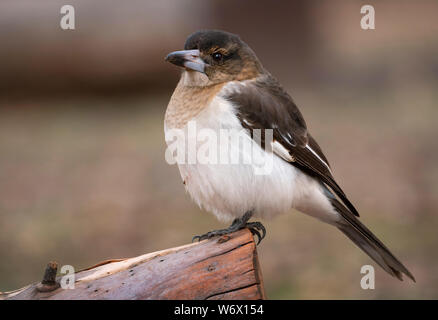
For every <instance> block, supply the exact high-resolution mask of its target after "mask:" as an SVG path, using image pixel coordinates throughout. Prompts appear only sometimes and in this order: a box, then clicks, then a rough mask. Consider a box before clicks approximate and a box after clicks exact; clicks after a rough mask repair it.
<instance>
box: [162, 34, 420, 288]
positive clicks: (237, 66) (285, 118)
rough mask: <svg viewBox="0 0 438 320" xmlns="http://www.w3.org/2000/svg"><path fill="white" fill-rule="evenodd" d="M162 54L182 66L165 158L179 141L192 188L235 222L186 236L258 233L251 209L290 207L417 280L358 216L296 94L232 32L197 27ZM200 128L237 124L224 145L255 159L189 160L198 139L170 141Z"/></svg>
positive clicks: (168, 117)
mask: <svg viewBox="0 0 438 320" xmlns="http://www.w3.org/2000/svg"><path fill="white" fill-rule="evenodd" d="M165 60H166V61H167V62H169V63H172V64H174V65H176V66H178V67H180V68H181V70H182V72H181V77H180V80H179V82H178V84H177V86H176V88H175V90H174V92H173V94H172V96H171V98H170V101H169V103H168V105H167V109H166V112H165V116H164V132H165V139H166V143H167V146H168V148H170V147H171V146H173V149H172V151H171V153H172V156H173V158H172V156H171V159H174V158H175V157H177V156H175V152H174V151H175V150H177V151H179V150H183V151H181V153H182V155H181V154H180V156H181V157H180V158H179V161H176V162H177V164H178V168H179V171H180V174H181V178H182V180H183V183H184V185H185V188H186V190H187V192H188V193H189V194H190V196H191V198H192V199H193V200H194V201H195V202H196V203H197V204H198V205H199V206H200V207H201V208H203V209H205V210H206V211H208V212H211V213H213V214H214V215H215V216H216V217H217V218H218V219H219V220H220V221H223V222H225V221H231V222H232V223H231V225H230V226H229V227H228V228H225V229H218V230H213V231H210V232H207V233H205V234H203V235H200V236H195V237H193V240H199V241H200V240H204V239H208V238H212V237H215V236H222V235H226V234H229V233H232V232H234V231H237V230H239V229H242V228H246V227H247V228H249V229H250V230H251V232H252V233H253V234H255V235H256V236H257V237H258V243H260V241H261V240H262V239H263V238H264V237H265V234H266V228H265V227H264V226H263V224H262V223H260V222H258V221H256V222H250V221H249V220H250V219H251V218H262V219H268V218H272V217H275V216H277V215H279V214H283V213H287V212H290V211H292V210H293V209H296V210H297V211H299V212H301V213H304V214H307V215H309V216H312V217H314V218H316V219H318V220H319V221H322V222H324V223H326V224H329V225H331V226H334V227H336V228H338V229H339V230H340V231H341V232H342V233H343V234H345V235H346V236H347V237H348V238H349V239H350V240H352V241H353V242H354V243H355V244H356V245H357V246H358V247H359V248H360V249H362V250H363V251H364V252H365V253H366V254H367V255H368V256H369V257H371V259H373V260H374V261H375V262H376V263H377V264H378V265H379V266H380V267H382V268H383V270H385V271H386V272H387V273H389V274H390V275H391V276H393V277H396V278H398V279H399V280H401V281H402V280H403V274H404V275H406V276H407V277H409V278H410V279H412V280H413V281H414V282H415V278H414V276H413V275H412V273H411V272H410V271H409V270H408V269H407V268H406V267H405V266H404V265H403V264H402V263H401V262H400V261H399V260H398V259H397V258H396V257H395V256H394V255H393V254H392V253H391V251H390V250H389V249H388V248H387V247H386V246H385V245H384V244H383V243H382V242H381V241H380V240H379V239H378V238H377V237H376V236H375V235H374V234H373V233H372V232H371V231H370V230H369V229H368V228H367V227H366V226H365V225H364V224H363V223H362V222H361V221H360V220H359V213H358V211H357V210H356V208H355V207H354V205H353V204H352V203H351V202H350V200H349V199H348V197H347V196H346V194H345V193H344V191H343V190H342V189H341V187H340V186H339V185H338V183H337V182H336V181H335V179H334V177H333V174H332V168H331V166H330V164H329V162H328V160H327V158H326V156H325V155H324V154H323V152H322V149H321V147H320V146H319V145H318V143H317V142H316V140H315V139H314V138H313V136H312V135H311V134H310V132H309V130H308V128H307V124H306V122H305V120H304V118H303V116H302V114H301V112H300V110H299V109H298V107H297V105H296V104H295V102H294V100H293V99H292V98H291V96H290V95H289V94H288V93H287V92H286V90H285V89H284V88H283V87H282V85H281V84H280V83H279V81H278V80H277V79H276V78H275V77H274V76H273V75H271V74H270V73H269V72H268V71H267V70H266V69H265V68H264V67H263V65H262V64H261V62H260V60H259V59H258V58H257V56H256V54H255V52H254V51H253V50H252V49H251V48H250V47H249V46H248V45H247V44H246V43H245V42H244V41H243V40H241V38H240V37H239V36H238V35H236V34H233V33H229V32H226V31H222V30H200V31H196V32H194V33H192V34H191V35H189V36H188V38H187V40H186V42H185V44H184V50H179V51H174V52H171V53H169V54H168V55H167V56H166V57H165ZM191 126H192V131H193V130H194V131H193V132H192V134H190V130H191V129H190V127H191ZM193 128H194V129H193ZM202 130H204V132H209V133H211V132H213V133H215V134H217V135H218V136H219V135H220V132H221V131H226V130H228V131H230V132H237V133H239V138H240V140H237V139H232V138H230V137H231V135H230V136H228V138H226V139H223V140H224V141H225V143H226V144H228V148H229V154H230V155H231V156H240V157H241V158H239V159H242V158H243V159H245V157H248V150H253V151H254V150H255V152H254V154H256V155H255V156H254V159H255V160H253V161H252V162H251V161H249V162H243V161H242V160H240V161H239V162H237V163H225V162H224V163H222V162H218V161H216V162H213V161H212V162H208V161H203V162H202V161H196V158H194V160H195V161H188V160H187V158H190V157H191V155H190V153H193V152H196V151H198V150H199V149H200V148H201V147H199V146H198V145H196V147H195V148H194V149H192V151H191V152H190V150H187V149H190V148H186V147H184V148H183V149H177V148H176V147H175V144H176V145H177V146H178V147H181V146H187V144H189V145H190V143H195V142H199V140H200V139H199V137H198V136H197V135H200V134H201V131H202ZM241 132H243V133H244V134H241ZM193 133H195V134H193ZM203 136H209V135H208V134H203ZM178 137H179V139H177V138H178ZM268 138H269V139H268ZM176 140H178V142H175V141H176ZM219 144H220V145H222V144H223V142H222V141H221V142H220V143H219ZM193 150H194V151H193ZM192 160H193V159H192ZM256 160H257V161H265V163H270V166H269V167H268V168H269V170H268V171H267V172H265V173H263V172H260V170H259V171H257V169H260V165H257V164H256V162H257V161H256ZM269 161H270V162H269ZM193 240H192V241H193Z"/></svg>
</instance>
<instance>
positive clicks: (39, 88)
mask: <svg viewBox="0 0 438 320" xmlns="http://www.w3.org/2000/svg"><path fill="white" fill-rule="evenodd" d="M64 4H71V5H73V6H74V8H75V14H76V30H74V31H71V30H67V31H65V30H62V29H61V28H60V26H59V22H60V19H61V14H60V8H61V6H62V5H64ZM364 4H372V5H373V6H374V8H375V12H376V21H375V22H376V29H375V30H362V29H361V28H360V19H361V17H362V15H361V13H360V8H361V6H362V5H364ZM437 15H438V2H437V1H434V0H431V1H426V0H421V1H415V2H414V1H406V0H386V1H372V0H370V1H356V0H343V1H316V0H312V1H287V2H286V1H284V2H279V1H276V2H272V1H224V0H213V1H202V0H185V1H176V0H175V1H170V0H164V1H152V0H151V1H145V0H142V1H140V0H131V1H108V0H94V1H86V0H83V1H80V0H69V1H67V2H65V1H58V0H40V1H34V0H3V1H1V2H0V44H1V45H0V291H7V290H12V289H17V288H19V287H22V286H24V285H27V284H28V283H31V282H36V281H40V279H41V277H42V274H43V270H44V268H45V265H46V263H47V262H48V261H49V260H56V261H58V262H59V263H60V264H61V265H63V264H70V265H73V266H74V267H75V268H76V269H77V270H79V269H81V268H84V267H89V266H91V265H94V264H96V263H98V262H100V261H102V260H105V259H111V258H123V257H131V256H136V255H140V254H143V253H147V252H152V251H157V250H160V249H165V248H168V247H174V246H179V245H183V244H186V243H188V242H190V240H191V238H192V236H193V235H195V234H200V233H204V232H206V231H208V230H211V229H215V228H216V229H217V228H221V227H223V226H224V225H222V224H221V223H219V222H218V221H216V219H215V218H214V217H213V216H212V215H211V214H209V213H207V212H204V211H201V210H200V209H198V208H197V207H196V206H195V204H193V203H192V202H191V201H190V199H189V196H188V195H187V194H185V191H184V188H183V185H182V182H181V178H180V176H179V173H178V169H177V167H176V166H169V165H168V164H167V163H166V162H165V160H164V151H165V142H164V134H163V119H164V112H165V109H166V106H167V102H168V100H169V98H170V95H171V93H172V91H173V88H174V87H175V85H176V83H177V81H178V77H179V70H177V68H175V67H174V66H172V65H170V64H168V63H165V62H164V59H163V58H164V56H165V55H166V54H167V53H169V52H170V51H173V50H178V49H182V47H183V44H184V41H185V38H186V37H187V35H189V34H190V33H192V32H194V31H196V30H198V29H210V28H219V29H224V30H227V31H230V32H233V33H237V34H239V35H240V36H241V38H242V39H243V40H244V41H246V42H247V43H248V44H249V45H250V46H251V47H252V48H253V49H254V50H255V52H256V53H257V55H258V57H259V58H260V60H261V61H262V63H263V64H264V66H265V67H266V68H267V69H268V70H270V71H271V73H272V74H273V75H275V76H276V77H277V78H278V79H279V80H280V82H281V83H282V84H283V85H284V86H285V88H286V89H287V90H288V91H289V93H290V94H291V95H292V97H294V99H295V101H296V103H297V104H298V106H299V107H300V109H301V111H302V113H303V115H304V117H305V118H306V120H307V124H308V127H309V129H310V131H311V132H312V134H313V136H314V137H315V138H316V139H317V140H318V141H319V143H320V145H321V146H322V148H323V149H324V151H325V154H326V155H327V157H328V159H329V160H330V162H331V164H332V166H333V169H334V175H335V177H336V179H337V180H338V182H339V183H340V185H341V186H343V188H344V190H345V191H346V193H347V194H348V195H349V197H350V198H351V200H352V201H353V203H355V204H356V207H357V208H358V209H359V212H360V213H361V220H362V221H363V222H364V223H365V224H366V225H368V226H369V227H370V228H371V229H372V230H373V231H374V232H375V233H376V235H377V236H379V237H380V238H381V239H382V240H383V242H385V243H386V244H387V245H388V247H389V248H391V250H392V251H393V252H394V253H395V255H396V256H397V257H399V258H400V259H401V260H402V261H403V262H404V263H405V264H406V266H408V268H409V269H410V270H411V271H412V272H413V274H414V275H415V276H416V278H417V283H416V284H413V283H411V282H410V281H405V282H399V281H398V280H396V279H393V278H392V277H390V276H388V275H387V274H386V273H384V272H383V271H381V270H380V269H379V268H378V267H377V266H376V288H375V290H362V289H361V287H360V279H361V276H362V275H361V274H360V268H361V266H362V265H364V264H372V265H375V264H373V262H372V261H371V260H370V259H369V258H368V257H367V256H366V255H365V254H363V253H362V252H361V251H360V250H359V249H357V248H356V247H355V246H354V245H353V244H352V243H351V242H350V241H349V240H348V239H347V238H345V237H344V236H343V235H342V234H341V233H340V232H338V231H337V230H335V229H334V228H331V227H329V226H326V225H323V224H322V223H319V222H318V221H316V220H313V219H312V218H310V217H307V216H304V215H302V214H299V213H297V212H293V213H291V214H288V215H284V216H282V217H279V218H277V219H275V220H273V221H263V223H264V224H265V226H266V227H267V230H268V235H267V238H266V239H265V240H264V241H263V242H262V244H261V245H260V246H259V248H258V251H259V256H260V262H261V266H262V271H263V277H264V282H265V286H266V291H267V296H268V298H271V299H375V298H377V299H419V298H426V299H431V298H434V299H436V298H438V273H437V272H436V271H437V268H438V250H437V249H436V248H437V245H438V239H437V238H438V237H437V223H438V216H437V214H436V213H437V210H438V201H437V192H438V171H437V169H436V163H437V161H438V144H437V138H438V128H437V118H438V105H437V101H438V90H437V89H438V19H437Z"/></svg>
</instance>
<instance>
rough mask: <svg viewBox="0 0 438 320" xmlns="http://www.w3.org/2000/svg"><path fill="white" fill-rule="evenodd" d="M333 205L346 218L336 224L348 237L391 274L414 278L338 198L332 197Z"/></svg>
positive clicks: (401, 278)
mask: <svg viewBox="0 0 438 320" xmlns="http://www.w3.org/2000/svg"><path fill="white" fill-rule="evenodd" d="M330 201H331V202H332V205H333V206H334V207H335V209H336V210H337V211H338V212H339V213H340V214H341V216H342V217H343V218H344V219H343V220H342V221H340V222H338V223H337V224H336V226H337V227H338V229H339V230H341V231H342V232H343V233H344V234H345V235H346V236H347V237H348V238H350V239H351V240H352V241H353V242H354V243H355V244H356V245H357V246H358V247H359V248H360V249H362V250H363V251H364V252H365V253H366V254H367V255H368V256H370V257H371V259H373V260H374V261H375V262H376V263H377V264H378V265H379V266H381V267H382V268H383V269H384V270H385V271H386V272H388V273H389V274H390V275H392V276H394V277H397V278H398V279H399V280H401V281H403V276H402V274H403V273H404V274H405V275H406V276H408V277H409V278H411V279H412V281H414V282H415V278H414V276H413V275H412V273H410V272H409V270H408V269H407V268H406V267H405V266H404V265H403V264H402V263H401V262H400V261H399V260H398V259H397V258H396V257H395V256H394V255H393V254H392V253H391V252H390V251H389V249H388V248H387V247H386V246H385V245H384V244H383V243H382V242H381V241H380V240H379V239H378V238H377V237H376V236H375V235H374V234H373V233H372V232H371V231H370V230H369V229H368V228H367V227H365V226H364V225H363V224H362V223H361V222H360V221H359V219H358V218H356V217H355V216H354V215H353V214H352V213H351V212H350V211H349V210H348V209H347V208H346V207H344V206H343V205H342V204H341V203H340V202H339V201H338V200H337V199H334V198H332V199H330Z"/></svg>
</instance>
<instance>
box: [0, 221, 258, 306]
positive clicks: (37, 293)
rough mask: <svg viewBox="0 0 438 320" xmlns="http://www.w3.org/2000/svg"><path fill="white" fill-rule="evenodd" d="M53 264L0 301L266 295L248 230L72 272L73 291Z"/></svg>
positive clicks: (252, 241)
mask: <svg viewBox="0 0 438 320" xmlns="http://www.w3.org/2000/svg"><path fill="white" fill-rule="evenodd" d="M57 267H58V266H57V263H56V262H50V263H49V264H48V266H47V268H46V272H45V274H44V278H43V280H42V281H41V283H39V284H34V285H30V286H27V287H25V288H22V289H19V290H16V291H14V292H9V293H3V294H0V299H32V300H33V299H60V300H64V299H65V300H69V299H121V300H125V299H129V300H132V299H134V300H141V299H194V300H203V299H226V300H231V299H242V300H248V299H265V298H266V296H265V291H264V285H263V278H262V273H261V270H260V265H259V261H258V257H257V249H256V244H255V242H254V238H253V236H252V234H251V232H250V231H249V230H248V229H243V230H239V231H237V232H234V233H232V234H229V235H225V236H221V237H219V238H212V239H209V240H204V241H201V242H199V243H192V244H188V245H184V246H181V247H175V248H170V249H166V250H162V251H157V252H153V253H148V254H144V255H141V256H138V257H134V258H129V259H112V260H108V261H105V262H103V263H99V264H97V265H96V266H94V267H91V268H87V269H85V270H82V271H79V272H77V273H75V286H74V289H63V288H60V287H59V279H56V271H57Z"/></svg>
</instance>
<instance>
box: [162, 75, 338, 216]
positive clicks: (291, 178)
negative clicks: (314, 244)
mask: <svg viewBox="0 0 438 320" xmlns="http://www.w3.org/2000/svg"><path fill="white" fill-rule="evenodd" d="M232 85H235V84H233V83H230V84H228V85H227V86H225V87H224V88H223V89H222V90H224V92H228V91H227V90H230V87H229V86H232ZM222 96H223V95H222V94H221V92H219V94H218V95H216V96H215V98H214V99H212V101H211V102H210V103H209V105H208V106H207V107H206V108H204V109H203V110H202V111H201V112H200V113H199V114H198V115H197V116H196V117H195V118H193V119H192V123H191V124H190V123H187V124H186V125H185V127H184V128H182V130H183V133H184V135H183V136H184V137H185V140H184V141H183V144H184V146H183V149H184V150H186V155H185V160H186V161H185V163H178V167H179V170H180V173H181V177H182V179H183V181H184V182H185V186H186V190H187V191H188V193H189V194H190V195H191V197H192V198H193V199H194V200H195V202H196V203H197V204H198V205H199V206H200V207H202V208H204V209H205V210H207V211H210V212H212V213H214V214H215V215H216V217H217V218H218V219H219V220H222V221H229V220H233V219H234V218H238V217H241V216H242V215H243V214H244V213H245V212H247V211H249V210H253V211H254V217H261V218H271V217H273V216H275V215H278V214H280V213H285V212H289V211H291V209H292V208H296V209H298V210H299V211H301V212H304V213H306V214H309V215H311V216H313V217H316V218H318V219H320V220H322V221H324V222H328V223H334V222H335V221H338V220H339V219H340V216H339V214H338V213H337V212H336V211H335V210H334V209H333V207H332V205H331V204H330V202H329V200H328V199H327V196H326V194H325V193H324V190H323V187H322V185H321V183H320V182H318V181H317V180H315V179H314V178H312V177H310V176H308V175H306V174H304V173H303V172H302V171H301V170H299V169H297V168H296V167H295V166H293V165H292V164H290V163H288V162H286V161H285V160H283V158H284V157H286V154H283V155H282V157H283V158H281V157H279V156H277V155H276V154H275V153H274V154H273V153H271V152H270V151H264V150H263V149H262V148H261V147H260V146H259V145H258V144H257V143H256V142H254V140H253V139H252V138H251V137H250V136H249V135H248V134H244V135H242V134H240V135H239V139H233V138H232V137H231V136H230V137H229V139H228V140H226V141H224V139H219V141H218V150H219V149H220V147H223V144H227V145H228V148H229V149H228V150H229V156H230V157H231V158H233V159H236V158H238V159H239V163H237V164H230V163H227V164H221V163H217V164H205V163H199V161H196V163H191V164H189V163H187V162H188V161H187V160H188V159H189V157H190V156H189V154H188V153H189V151H188V150H189V148H188V145H189V144H191V145H195V144H196V148H197V149H196V151H199V149H200V148H202V143H199V142H195V141H189V140H190V139H196V137H197V136H198V134H193V132H192V134H189V126H190V125H191V126H192V127H191V130H193V127H194V126H196V131H197V133H199V132H200V131H202V130H204V129H210V130H213V131H214V132H215V133H216V136H217V137H220V130H221V129H226V130H229V132H230V131H231V132H236V134H237V132H242V130H243V127H242V126H241V123H240V121H239V119H238V118H237V116H236V113H235V109H234V106H233V105H232V104H231V103H230V102H229V101H227V100H225V99H224V98H222ZM165 131H166V137H167V138H166V140H167V142H168V144H170V143H174V142H173V141H169V139H168V136H169V135H168V133H169V129H168V128H165ZM204 131H205V130H204ZM239 141H240V143H239ZM180 143H181V141H180ZM219 144H222V145H221V146H219ZM224 148H225V147H224ZM253 148H254V149H253ZM276 148H279V146H275V145H274V146H273V150H274V152H275V151H277V152H278V153H279V154H280V155H281V150H278V149H277V150H276ZM251 150H254V151H253V152H252V153H251ZM193 151H194V150H191V152H193ZM218 153H219V152H218ZM283 153H284V152H283ZM191 156H192V157H193V154H192V155H191ZM192 159H193V158H192ZM245 159H246V160H248V159H250V160H253V161H252V162H251V163H249V161H246V160H245ZM269 161H271V162H269ZM192 162H193V161H192ZM258 164H259V165H258ZM260 164H265V166H264V167H265V169H267V170H268V172H267V174H260V170H261V167H260Z"/></svg>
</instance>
